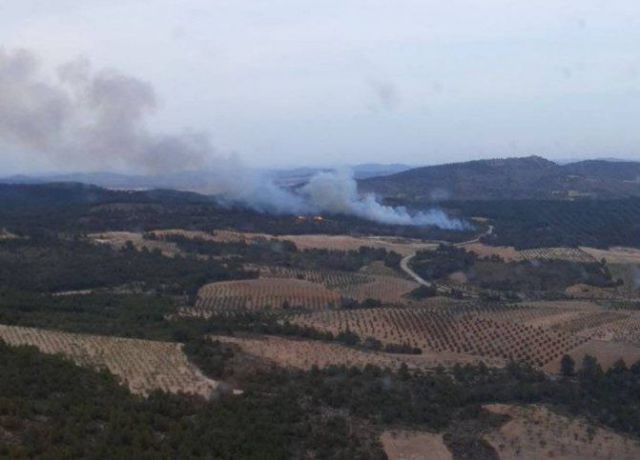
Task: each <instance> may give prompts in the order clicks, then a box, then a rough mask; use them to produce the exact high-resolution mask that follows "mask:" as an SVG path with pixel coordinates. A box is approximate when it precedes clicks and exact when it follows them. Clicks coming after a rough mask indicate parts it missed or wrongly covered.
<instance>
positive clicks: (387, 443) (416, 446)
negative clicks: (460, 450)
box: [380, 430, 453, 460]
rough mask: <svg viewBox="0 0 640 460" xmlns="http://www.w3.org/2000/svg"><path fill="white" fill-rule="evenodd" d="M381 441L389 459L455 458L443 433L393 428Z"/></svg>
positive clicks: (426, 459) (432, 459) (437, 459)
mask: <svg viewBox="0 0 640 460" xmlns="http://www.w3.org/2000/svg"><path fill="white" fill-rule="evenodd" d="M380 441H381V442H382V446H383V448H384V451H385V453H386V454H387V457H388V458H389V460H453V456H452V455H451V452H450V451H449V449H448V448H447V446H446V445H445V443H444V441H443V440H442V434H437V433H427V432H422V431H399V430H393V431H385V432H384V433H382V436H381V437H380Z"/></svg>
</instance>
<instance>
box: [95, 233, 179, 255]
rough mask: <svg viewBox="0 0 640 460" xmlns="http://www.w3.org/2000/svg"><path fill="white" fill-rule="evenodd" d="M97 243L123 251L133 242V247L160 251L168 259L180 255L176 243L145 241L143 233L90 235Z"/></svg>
mask: <svg viewBox="0 0 640 460" xmlns="http://www.w3.org/2000/svg"><path fill="white" fill-rule="evenodd" d="M89 238H91V239H92V240H93V241H94V242H95V243H98V244H107V245H109V246H111V247H112V248H114V249H122V248H123V247H124V246H125V245H126V244H127V243H128V242H131V244H133V246H134V247H135V248H136V249H138V250H141V249H142V248H147V249H148V250H149V251H153V250H154V249H159V250H160V252H162V254H163V255H165V256H167V257H174V256H175V255H176V254H179V253H180V250H179V249H178V248H177V246H176V245H175V244H174V243H170V242H167V241H162V240H145V239H144V237H143V235H142V233H134V232H105V233H93V234H91V235H89Z"/></svg>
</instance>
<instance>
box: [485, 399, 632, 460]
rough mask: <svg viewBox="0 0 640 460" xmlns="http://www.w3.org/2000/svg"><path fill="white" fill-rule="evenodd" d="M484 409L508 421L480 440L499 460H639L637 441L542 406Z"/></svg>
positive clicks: (492, 406) (495, 406) (498, 406)
mask: <svg viewBox="0 0 640 460" xmlns="http://www.w3.org/2000/svg"><path fill="white" fill-rule="evenodd" d="M484 407H485V408H486V409H488V410H490V411H491V412H494V413H496V414H500V415H507V416H509V417H511V420H509V421H508V422H507V423H505V424H504V425H502V426H501V427H500V428H499V429H497V430H495V431H492V432H491V433H489V434H488V435H485V437H484V439H485V440H486V441H487V442H489V444H491V446H492V447H493V448H494V449H495V451H496V452H497V453H498V455H499V458H500V459H501V460H512V459H513V460H515V459H520V460H539V459H550V458H554V459H563V460H596V459H602V460H605V459H607V460H608V459H616V460H633V459H637V458H640V444H638V442H637V440H635V439H633V438H630V437H625V436H622V435H619V434H617V433H615V432H613V431H611V430H608V429H605V428H601V427H598V426H594V425H591V424H590V423H589V422H588V421H586V420H584V419H580V418H575V417H565V416H563V415H559V414H557V413H555V412H552V411H551V410H549V409H547V408H546V407H544V406H538V405H531V406H515V405H507V404H490V405H487V406H484Z"/></svg>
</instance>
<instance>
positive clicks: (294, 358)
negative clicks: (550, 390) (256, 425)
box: [210, 336, 505, 370]
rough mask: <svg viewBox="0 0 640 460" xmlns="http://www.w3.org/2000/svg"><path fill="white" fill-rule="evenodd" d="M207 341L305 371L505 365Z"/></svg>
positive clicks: (247, 340) (321, 345)
mask: <svg viewBox="0 0 640 460" xmlns="http://www.w3.org/2000/svg"><path fill="white" fill-rule="evenodd" d="M210 338H211V339H212V340H219V341H220V342H222V343H228V344H235V345H237V346H239V347H240V348H241V349H242V351H243V352H245V353H247V354H249V355H252V356H257V357H259V358H261V359H265V360H267V361H271V362H273V363H274V364H277V365H279V366H283V367H293V368H298V369H305V370H308V369H310V368H311V367H312V366H314V365H315V366H318V367H319V368H325V367H328V366H340V365H344V366H357V367H364V366H366V365H367V364H373V365H376V366H379V367H382V368H391V369H398V368H399V367H400V366H401V365H402V364H403V363H404V364H406V365H407V367H408V368H409V369H414V370H415V369H421V370H429V369H434V368H436V367H438V366H443V367H451V366H453V365H455V364H462V365H464V364H474V363H479V362H480V361H483V362H484V363H485V364H487V365H491V366H494V367H501V366H504V364H505V362H504V361H502V360H486V359H480V358H478V357H474V356H470V355H465V354H461V353H429V352H424V353H422V354H421V355H407V354H392V353H383V352H375V351H363V350H358V349H355V348H351V347H346V346H344V345H340V344H337V343H330V342H322V341H317V340H302V339H287V338H282V337H273V336H261V337H237V336H235V337H229V336H210Z"/></svg>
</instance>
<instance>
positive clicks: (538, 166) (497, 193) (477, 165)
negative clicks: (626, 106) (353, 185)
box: [359, 156, 640, 202]
mask: <svg viewBox="0 0 640 460" xmlns="http://www.w3.org/2000/svg"><path fill="white" fill-rule="evenodd" d="M359 186H360V190H361V191H363V192H374V193H377V194H379V195H381V196H383V197H387V198H395V199H401V200H402V199H405V200H408V201H413V202H415V201H423V202H424V201H439V200H445V199H454V200H491V199H573V198H578V197H594V198H619V197H627V196H640V163H636V162H612V161H604V160H593V161H582V162H577V163H570V164H567V165H559V164H556V163H554V162H552V161H549V160H546V159H544V158H541V157H538V156H530V157H525V158H507V159H496V160H478V161H469V162H465V163H453V164H446V165H438V166H426V167H422V168H415V169H411V170H408V171H403V172H400V173H398V174H392V175H389V176H385V177H375V178H370V179H365V180H361V181H360V182H359Z"/></svg>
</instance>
